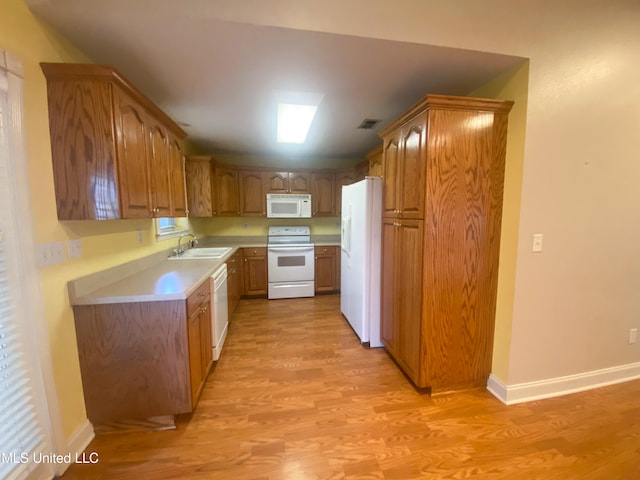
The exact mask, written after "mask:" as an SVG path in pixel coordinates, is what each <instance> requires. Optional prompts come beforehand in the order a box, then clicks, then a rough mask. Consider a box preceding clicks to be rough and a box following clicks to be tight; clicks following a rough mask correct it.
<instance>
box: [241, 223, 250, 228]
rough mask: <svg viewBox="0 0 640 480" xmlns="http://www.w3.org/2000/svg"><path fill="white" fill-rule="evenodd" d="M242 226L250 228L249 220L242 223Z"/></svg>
mask: <svg viewBox="0 0 640 480" xmlns="http://www.w3.org/2000/svg"><path fill="white" fill-rule="evenodd" d="M242 228H244V229H245V230H246V229H247V228H249V224H248V223H247V222H244V223H243V224H242Z"/></svg>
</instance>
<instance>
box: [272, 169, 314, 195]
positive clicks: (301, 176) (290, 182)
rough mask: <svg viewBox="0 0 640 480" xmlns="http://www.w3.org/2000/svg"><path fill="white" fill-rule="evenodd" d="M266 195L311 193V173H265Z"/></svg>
mask: <svg viewBox="0 0 640 480" xmlns="http://www.w3.org/2000/svg"><path fill="white" fill-rule="evenodd" d="M265 193H311V173H309V172H274V171H268V172H265Z"/></svg>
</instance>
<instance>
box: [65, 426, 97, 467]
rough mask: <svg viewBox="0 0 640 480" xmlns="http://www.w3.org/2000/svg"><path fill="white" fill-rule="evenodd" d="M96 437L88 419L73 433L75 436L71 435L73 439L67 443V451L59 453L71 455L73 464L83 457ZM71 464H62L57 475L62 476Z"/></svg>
mask: <svg viewBox="0 0 640 480" xmlns="http://www.w3.org/2000/svg"><path fill="white" fill-rule="evenodd" d="M95 436H96V434H95V432H94V431H93V425H91V422H90V421H89V420H88V419H87V420H85V421H84V422H83V423H82V425H80V426H79V427H78V428H77V429H76V431H75V432H73V435H71V438H70V439H69V440H68V441H67V449H66V451H64V452H59V453H61V454H62V455H66V454H70V458H71V463H73V462H74V461H75V459H77V458H81V457H82V452H84V451H85V450H86V448H87V447H88V446H89V444H90V443H91V440H93V439H94V438H95ZM71 463H60V464H59V465H58V472H57V474H58V475H62V474H63V473H64V472H65V471H66V470H67V468H69V466H70V465H71Z"/></svg>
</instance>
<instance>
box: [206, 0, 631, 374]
mask: <svg viewBox="0 0 640 480" xmlns="http://www.w3.org/2000/svg"><path fill="white" fill-rule="evenodd" d="M336 11H339V12H340V14H339V15H336V14H335V12H336ZM211 16H212V17H215V18H219V19H226V20H233V21H245V22H250V23H256V24H267V25H273V26H280V27H290V28H299V29H310V30H315V31H324V32H331V33H341V34H351V35H359V36H364V37H373V38H383V39H391V40H399V41H410V42H418V43H425V44H431V45H442V46H447V47H458V48H467V49H472V50H480V51H487V52H494V53H503V54H509V55H517V56H521V57H524V58H528V59H530V64H529V95H528V105H527V112H526V145H525V147H524V148H525V150H524V163H523V166H522V168H523V173H522V189H521V196H520V198H521V200H520V202H521V203H520V214H519V219H516V218H513V219H512V220H511V221H513V222H516V223H517V225H513V224H510V225H505V226H504V227H505V229H506V231H512V229H517V231H518V234H517V236H515V235H513V233H512V234H511V237H512V238H511V240H508V239H505V240H506V241H510V242H516V243H512V244H511V245H510V247H509V249H505V248H506V245H505V244H504V243H503V249H502V254H503V257H501V264H504V263H505V262H507V263H511V264H512V265H515V268H516V270H515V281H514V282H513V283H512V285H511V287H510V288H506V287H505V286H504V285H501V291H500V295H501V298H500V299H499V303H498V304H499V305H502V307H501V308H502V313H501V314H500V315H501V320H500V321H501V322H503V325H502V326H501V331H502V332H508V329H509V327H508V325H506V324H504V322H506V323H509V316H510V317H511V319H510V323H511V326H510V330H511V334H510V335H509V334H505V335H501V336H498V337H496V352H507V351H508V352H509V354H508V357H509V359H508V367H507V368H506V369H505V368H504V367H505V366H506V363H505V361H504V359H502V360H500V362H501V365H502V367H501V372H500V375H501V377H502V378H501V380H503V381H504V382H506V383H508V384H520V383H525V382H534V381H542V380H546V379H552V378H556V377H561V376H564V375H571V374H580V373H585V372H591V371H594V370H598V369H603V368H607V367H613V366H621V365H631V364H637V363H638V362H640V343H638V344H635V345H628V344H627V336H628V331H629V328H631V327H640V295H638V294H637V292H638V291H640V275H638V272H640V256H639V255H637V241H636V239H637V238H639V235H640V221H639V220H640V218H639V214H638V205H640V188H638V181H639V180H638V179H640V161H638V152H640V135H639V134H638V131H639V130H638V128H639V127H638V125H640V83H639V82H638V80H637V79H638V78H640V64H639V63H638V61H637V59H638V58H640V9H639V8H638V4H637V2H636V1H634V0H611V1H607V2H602V1H598V0H566V1H563V2H556V1H551V0H542V1H537V2H513V1H509V0H485V1H483V2H468V1H465V2H463V1H450V0H434V1H431V2H424V1H422V0H396V1H394V2H385V1H374V2H372V1H369V0H352V1H350V2H343V1H341V0H308V1H306V2H304V3H302V2H297V1H295V0H271V1H269V2H262V1H260V0H253V1H251V0H249V1H246V2H233V1H230V0H227V1H220V2H217V4H216V5H215V7H212V8H211ZM516 196H517V195H516ZM534 233H543V234H544V251H543V252H542V253H538V254H534V253H532V252H531V242H532V235H533V234H534ZM516 237H517V238H516ZM513 248H515V251H516V259H515V262H513V258H505V257H504V255H512V254H513V253H512V249H513ZM512 268H513V267H512ZM500 273H501V274H502V273H503V271H502V270H501V272H500ZM511 296H513V311H512V313H511V314H510V315H509V313H508V310H509V308H508V307H507V306H506V305H507V304H508V303H509V300H508V299H509V297H511ZM505 299H507V301H505ZM504 370H508V372H506V371H504Z"/></svg>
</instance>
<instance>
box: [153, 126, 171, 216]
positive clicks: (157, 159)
mask: <svg viewBox="0 0 640 480" xmlns="http://www.w3.org/2000/svg"><path fill="white" fill-rule="evenodd" d="M147 118H148V120H147V121H148V122H149V125H150V128H149V140H150V147H151V148H150V152H151V155H150V156H149V175H150V177H151V209H152V211H153V216H154V217H170V216H171V180H170V176H169V142H168V140H167V133H166V131H165V129H164V128H163V127H162V126H161V125H160V124H159V123H157V122H156V121H155V120H154V119H152V118H151V117H147Z"/></svg>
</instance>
